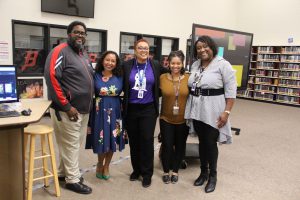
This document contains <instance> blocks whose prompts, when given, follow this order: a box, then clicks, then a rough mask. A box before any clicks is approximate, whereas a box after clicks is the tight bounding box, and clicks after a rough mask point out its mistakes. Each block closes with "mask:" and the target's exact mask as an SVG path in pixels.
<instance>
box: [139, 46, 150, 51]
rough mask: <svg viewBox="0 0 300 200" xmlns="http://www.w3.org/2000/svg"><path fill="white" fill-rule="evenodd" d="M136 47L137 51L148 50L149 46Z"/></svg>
mask: <svg viewBox="0 0 300 200" xmlns="http://www.w3.org/2000/svg"><path fill="white" fill-rule="evenodd" d="M137 49H138V50H139V51H149V48H148V47H141V46H140V47H137Z"/></svg>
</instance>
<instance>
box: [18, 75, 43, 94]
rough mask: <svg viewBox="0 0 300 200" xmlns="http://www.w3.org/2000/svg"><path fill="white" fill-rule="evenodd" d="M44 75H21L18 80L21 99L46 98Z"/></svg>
mask: <svg viewBox="0 0 300 200" xmlns="http://www.w3.org/2000/svg"><path fill="white" fill-rule="evenodd" d="M44 85H45V84H44V78H43V77H21V78H18V80H17V90H18V94H19V99H45V98H46V95H45V93H44V91H45V89H44Z"/></svg>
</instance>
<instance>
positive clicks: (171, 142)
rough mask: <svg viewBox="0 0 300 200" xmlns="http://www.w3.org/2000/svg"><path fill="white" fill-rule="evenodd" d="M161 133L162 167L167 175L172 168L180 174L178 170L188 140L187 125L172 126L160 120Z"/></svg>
mask: <svg viewBox="0 0 300 200" xmlns="http://www.w3.org/2000/svg"><path fill="white" fill-rule="evenodd" d="M160 132H161V139H162V144H161V145H162V165H163V169H164V172H165V173H169V171H170V168H173V172H175V173H178V169H179V167H180V164H181V162H182V159H183V157H184V154H185V146H186V139H187V136H188V133H189V129H188V127H187V125H186V124H185V123H183V124H171V123H168V122H166V121H165V120H163V119H161V120H160Z"/></svg>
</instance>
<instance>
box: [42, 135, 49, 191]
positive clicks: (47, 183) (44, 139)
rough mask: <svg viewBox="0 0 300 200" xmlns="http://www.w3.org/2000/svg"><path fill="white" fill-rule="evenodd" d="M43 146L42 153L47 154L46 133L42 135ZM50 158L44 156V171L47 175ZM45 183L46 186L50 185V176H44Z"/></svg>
mask: <svg viewBox="0 0 300 200" xmlns="http://www.w3.org/2000/svg"><path fill="white" fill-rule="evenodd" d="M41 147H42V155H43V156H44V155H46V153H47V152H46V137H45V135H41ZM47 159H48V158H43V172H44V176H47V175H48V174H47V170H48V162H47ZM44 185H45V187H48V186H49V178H44Z"/></svg>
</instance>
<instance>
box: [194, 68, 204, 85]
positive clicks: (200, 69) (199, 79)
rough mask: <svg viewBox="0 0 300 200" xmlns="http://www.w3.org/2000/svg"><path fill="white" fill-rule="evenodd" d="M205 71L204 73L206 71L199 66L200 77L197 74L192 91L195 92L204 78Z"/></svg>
mask: <svg viewBox="0 0 300 200" xmlns="http://www.w3.org/2000/svg"><path fill="white" fill-rule="evenodd" d="M203 71H204V69H203V68H202V67H200V66H199V75H198V72H196V73H195V75H194V82H193V83H192V91H195V89H196V87H197V85H198V83H199V82H200V81H201V79H202V77H203Z"/></svg>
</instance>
